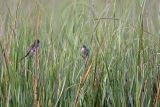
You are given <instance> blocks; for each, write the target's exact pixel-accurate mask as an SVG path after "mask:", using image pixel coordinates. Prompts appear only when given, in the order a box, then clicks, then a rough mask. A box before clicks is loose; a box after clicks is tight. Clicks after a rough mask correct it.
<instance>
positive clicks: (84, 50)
mask: <svg viewBox="0 0 160 107" xmlns="http://www.w3.org/2000/svg"><path fill="white" fill-rule="evenodd" d="M88 55H89V49H88V48H87V47H86V46H85V45H83V46H82V48H81V56H82V58H83V59H86V58H87V57H88Z"/></svg>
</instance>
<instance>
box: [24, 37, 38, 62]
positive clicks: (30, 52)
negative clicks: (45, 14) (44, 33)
mask: <svg viewBox="0 0 160 107" xmlns="http://www.w3.org/2000/svg"><path fill="white" fill-rule="evenodd" d="M39 47H40V41H39V39H37V40H35V41H34V43H33V44H32V45H31V47H30V49H29V50H28V52H27V54H26V55H25V56H24V57H22V58H21V60H23V59H24V58H25V57H27V56H33V55H34V54H35V53H36V51H37V50H38V49H39Z"/></svg>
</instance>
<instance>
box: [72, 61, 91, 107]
mask: <svg viewBox="0 0 160 107" xmlns="http://www.w3.org/2000/svg"><path fill="white" fill-rule="evenodd" d="M91 67H92V63H91V64H90V66H89V68H88V70H87V72H86V74H85V76H84V78H83V77H82V78H80V84H79V86H78V89H77V94H76V97H75V101H74V107H77V104H78V97H79V94H80V90H81V88H82V87H83V84H84V82H85V81H86V79H87V77H88V75H89V72H90V71H91Z"/></svg>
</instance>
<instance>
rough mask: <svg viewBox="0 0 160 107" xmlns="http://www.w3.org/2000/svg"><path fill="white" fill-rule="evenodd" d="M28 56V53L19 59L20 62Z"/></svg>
mask: <svg viewBox="0 0 160 107" xmlns="http://www.w3.org/2000/svg"><path fill="white" fill-rule="evenodd" d="M28 55H29V52H28V53H27V54H26V55H25V56H24V57H22V58H21V59H20V61H22V60H23V59H24V58H26V57H27V56H28Z"/></svg>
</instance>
